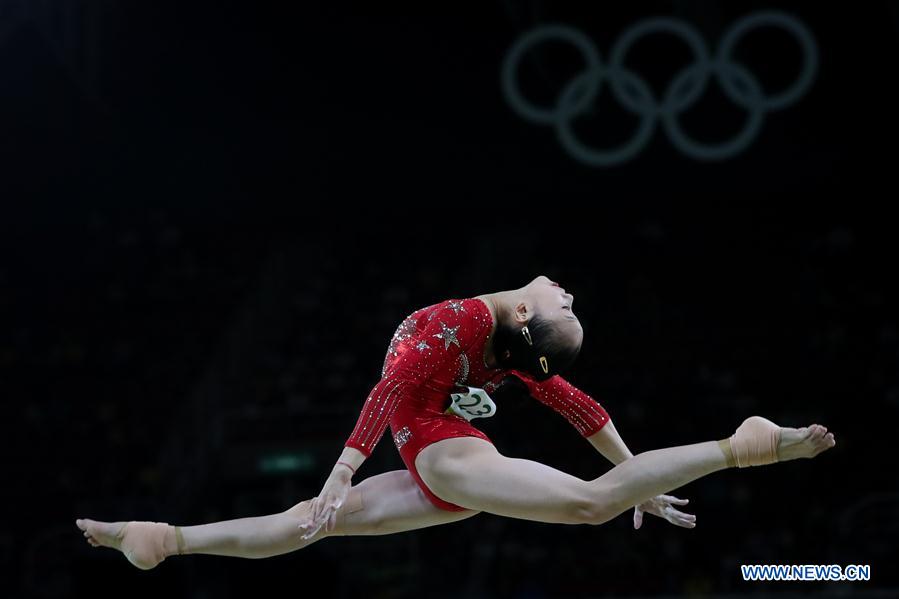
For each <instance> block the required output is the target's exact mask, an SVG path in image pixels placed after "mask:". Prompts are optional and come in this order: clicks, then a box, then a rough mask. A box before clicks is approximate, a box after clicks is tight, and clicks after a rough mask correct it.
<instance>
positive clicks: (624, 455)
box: [587, 419, 634, 465]
mask: <svg viewBox="0 0 899 599" xmlns="http://www.w3.org/2000/svg"><path fill="white" fill-rule="evenodd" d="M587 441H589V442H590V445H592V446H593V447H595V448H596V451H598V452H599V453H600V454H601V455H602V456H603V457H604V458H606V459H607V460H609V461H610V462H612V463H613V464H616V465H617V464H620V463H621V462H623V461H624V460H627V459H629V458H632V457H634V454H632V453H631V450H630V449H628V447H627V444H626V443H625V442H624V439H622V438H621V435H619V434H618V430H617V429H615V424H614V423H613V422H612V420H611V419H609V421H608V422H607V423H606V424H605V425H604V426H603V427H602V428H601V429H599V430H598V431H596V432H595V433H593V434H592V435H590V436H589V437H587Z"/></svg>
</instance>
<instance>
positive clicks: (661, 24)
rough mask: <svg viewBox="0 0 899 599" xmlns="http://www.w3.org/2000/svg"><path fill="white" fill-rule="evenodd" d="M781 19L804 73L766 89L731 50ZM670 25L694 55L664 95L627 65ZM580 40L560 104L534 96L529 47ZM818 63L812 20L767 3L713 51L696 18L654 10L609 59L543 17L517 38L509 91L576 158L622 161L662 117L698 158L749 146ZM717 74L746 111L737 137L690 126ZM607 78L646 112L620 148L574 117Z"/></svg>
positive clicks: (622, 98) (595, 162) (797, 94)
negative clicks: (605, 145) (599, 144)
mask: <svg viewBox="0 0 899 599" xmlns="http://www.w3.org/2000/svg"><path fill="white" fill-rule="evenodd" d="M765 26H769V27H779V28H781V29H784V30H786V31H787V32H788V33H790V34H792V35H793V37H794V38H795V39H796V40H797V41H798V42H799V46H800V48H801V51H802V59H803V62H802V69H801V72H800V74H799V76H798V78H797V79H796V80H795V81H794V82H793V83H792V84H791V85H790V86H789V87H788V88H787V89H786V90H784V91H782V92H780V93H778V94H776V95H773V96H766V95H765V93H764V90H763V89H762V86H761V84H760V83H759V82H758V80H757V79H756V77H755V76H754V75H753V74H752V73H751V72H750V71H749V69H747V68H746V67H745V66H744V65H742V64H740V63H739V62H735V61H734V60H733V58H732V55H733V52H734V48H735V47H736V46H737V44H738V43H739V41H740V40H741V39H742V37H743V36H745V35H746V34H747V33H748V32H749V31H751V30H753V29H756V28H760V27H765ZM654 33H668V34H671V35H674V36H676V37H678V38H680V39H682V40H683V41H684V42H685V43H686V44H687V46H688V47H689V49H690V52H691V53H692V55H693V58H694V62H693V63H692V64H691V65H689V66H687V67H686V68H684V69H683V70H682V71H680V72H679V73H677V74H676V75H675V76H674V77H673V78H672V81H671V83H670V84H669V85H668V88H667V89H666V90H665V92H664V93H663V96H662V99H661V101H660V100H658V99H656V98H655V97H654V96H653V93H652V90H651V88H650V86H649V85H648V84H647V83H646V81H645V80H644V79H643V78H642V77H640V76H639V75H638V74H637V73H635V72H634V71H633V70H631V69H629V68H627V67H625V66H624V63H625V60H626V58H627V55H628V53H629V51H630V49H631V47H632V46H633V45H634V44H636V43H637V41H639V40H640V39H642V38H643V37H646V36H648V35H652V34H654ZM551 40H554V41H562V42H566V43H569V44H571V45H573V46H574V47H575V48H576V49H577V50H578V51H579V52H580V53H581V55H582V56H583V58H584V62H585V65H584V70H583V71H582V72H580V73H579V74H577V75H575V76H574V77H572V79H571V80H570V81H568V82H567V83H566V84H565V85H564V86H563V87H562V89H561V90H560V92H559V94H558V96H557V99H556V103H555V106H552V107H549V108H546V107H541V106H536V105H534V104H533V103H532V102H530V101H529V100H527V99H526V98H525V97H524V95H523V94H522V92H521V90H520V86H519V83H518V80H517V73H518V66H519V64H520V63H521V60H522V59H523V58H524V56H525V54H526V53H527V52H528V51H529V50H531V49H532V48H533V47H534V46H536V45H537V44H540V43H542V42H545V41H551ZM817 71H818V47H817V45H816V43H815V38H814V36H812V34H811V32H810V31H809V30H808V28H807V27H806V26H805V25H804V24H803V23H802V22H801V21H799V20H798V19H797V18H795V17H793V16H790V15H788V14H786V13H783V12H778V11H760V12H757V13H753V14H750V15H746V16H744V17H742V18H741V19H739V20H738V21H736V22H735V23H734V24H733V25H732V26H731V27H730V29H728V30H727V31H726V32H725V33H724V35H723V36H722V38H721V44H720V46H719V48H718V52H717V54H716V55H714V56H712V55H710V53H709V50H708V48H707V46H706V43H705V40H704V39H703V38H702V36H701V35H700V34H699V32H698V31H697V30H696V29H695V28H694V27H693V26H691V25H690V24H689V23H686V22H685V21H682V20H679V19H673V18H668V17H654V18H649V19H645V20H643V21H640V22H638V23H637V24H635V25H633V26H631V27H630V28H629V29H627V30H626V31H625V32H624V33H623V34H622V35H621V36H620V37H619V39H618V40H617V41H616V42H615V44H614V45H613V46H612V51H611V53H610V60H609V63H608V65H604V64H603V61H602V58H601V57H600V54H599V51H598V50H597V49H596V46H594V44H593V42H592V41H591V40H590V39H589V38H588V37H587V36H586V35H585V34H584V33H582V32H581V31H579V30H577V29H575V28H573V27H569V26H567V25H559V24H553V25H543V26H540V27H537V28H536V29H533V30H531V31H528V32H527V33H525V34H524V35H522V36H521V37H520V38H518V40H517V41H516V42H515V43H514V44H513V45H512V47H511V48H510V49H509V51H508V53H507V54H506V57H505V60H504V61H503V66H502V73H501V84H502V89H503V94H504V95H505V97H506V100H507V101H508V102H509V104H510V106H511V107H512V110H514V111H515V112H516V113H517V114H518V115H519V116H521V117H522V118H524V119H526V120H528V121H531V122H533V123H536V124H538V125H552V126H553V127H555V129H556V134H557V136H558V138H559V141H560V143H561V144H562V146H563V147H564V148H565V149H566V150H567V151H568V153H569V154H570V155H571V156H572V157H573V158H575V159H576V160H578V161H580V162H582V163H584V164H587V165H590V166H606V167H608V166H616V165H619V164H623V163H624V162H627V161H628V160H630V159H632V158H633V157H635V156H636V155H637V154H639V153H640V151H642V150H643V148H645V147H646V144H647V143H649V140H650V138H651V137H652V134H653V132H654V131H655V126H656V123H657V121H661V123H662V126H663V128H664V130H665V132H666V133H667V134H668V138H669V140H671V142H672V143H673V144H674V146H675V147H676V148H677V149H679V150H680V151H681V152H682V153H684V154H685V155H687V156H689V157H691V158H693V159H696V160H708V161H712V160H724V159H727V158H731V157H733V156H736V155H737V154H739V153H740V152H742V151H744V150H745V149H746V148H747V147H749V145H750V144H751V143H752V141H753V140H754V139H755V137H756V136H757V135H758V133H759V131H760V130H761V127H762V122H763V121H764V117H765V114H766V113H767V112H769V111H774V110H782V109H784V108H786V107H788V106H791V105H793V104H795V103H796V102H798V101H799V100H800V99H801V98H802V97H803V95H804V94H805V93H806V92H807V91H808V89H809V88H810V87H811V85H812V83H813V82H814V80H815V75H816V74H817ZM712 75H714V76H715V77H716V78H717V80H718V82H719V83H720V85H721V87H722V89H723V91H724V93H725V95H726V96H727V97H728V98H729V99H730V100H731V101H732V102H734V103H735V104H738V105H739V106H740V107H742V108H744V109H745V110H746V111H747V113H748V114H747V118H746V122H745V124H744V125H743V127H742V129H741V130H740V131H739V132H738V133H737V134H736V135H735V136H734V137H733V138H731V139H729V140H727V141H724V142H721V143H717V144H708V143H706V144H703V143H700V142H697V141H696V140H694V139H692V138H690V137H689V136H688V135H687V134H686V133H684V131H683V129H682V127H681V125H680V121H679V120H678V118H679V116H680V114H681V113H683V112H684V111H685V110H687V109H688V108H690V107H691V106H692V105H693V104H694V103H696V102H697V101H698V100H699V99H700V97H701V96H702V95H703V93H704V92H705V90H706V88H707V86H708V81H709V77H710V76H712ZM603 81H608V83H609V86H610V89H611V91H612V94H613V95H614V97H615V99H616V100H617V102H618V103H619V104H621V105H622V106H623V107H624V108H625V109H626V110H627V111H629V112H631V113H633V114H635V115H636V116H638V117H639V119H640V120H639V124H638V126H637V129H636V131H635V133H634V135H633V137H632V138H631V139H630V140H628V141H627V142H625V143H624V144H622V145H621V146H619V147H617V148H609V149H597V148H593V147H591V146H589V145H587V144H585V143H584V142H582V141H580V140H579V139H578V138H577V136H576V135H575V133H574V131H573V127H572V123H573V122H574V120H575V119H576V118H577V117H578V116H580V115H582V114H584V113H585V112H587V110H588V109H589V107H590V106H591V105H592V104H593V103H594V101H595V100H596V98H597V96H598V95H599V92H600V90H601V88H602V83H603Z"/></svg>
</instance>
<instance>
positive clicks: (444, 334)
mask: <svg viewBox="0 0 899 599" xmlns="http://www.w3.org/2000/svg"><path fill="white" fill-rule="evenodd" d="M440 326H441V327H443V331H441V332H439V333H436V334H435V335H434V337H437V338H438V339H443V343H444V346H443V349H449V346H450V344H453V343H455V344H456V347H462V346H461V345H459V340H458V339H456V331H458V330H459V325H456V326H454V327H448V326H446V325H445V324H444V323H442V322H441V323H440Z"/></svg>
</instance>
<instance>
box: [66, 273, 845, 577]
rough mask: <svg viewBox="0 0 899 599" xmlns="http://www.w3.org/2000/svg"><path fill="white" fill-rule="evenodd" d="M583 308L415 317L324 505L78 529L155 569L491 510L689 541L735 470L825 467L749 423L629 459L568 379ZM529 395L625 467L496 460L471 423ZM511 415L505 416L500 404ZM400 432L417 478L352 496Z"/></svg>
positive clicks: (542, 306) (401, 333) (545, 294)
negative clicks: (507, 390)
mask: <svg viewBox="0 0 899 599" xmlns="http://www.w3.org/2000/svg"><path fill="white" fill-rule="evenodd" d="M573 301H574V296H572V295H571V294H570V293H566V292H565V290H564V289H562V288H561V287H560V286H559V285H558V284H556V283H554V282H553V281H551V280H550V279H549V278H547V277H545V276H538V277H537V278H535V279H534V280H533V281H531V282H530V283H528V284H527V285H525V286H524V287H522V288H520V289H514V290H509V291H500V292H497V293H488V294H485V295H479V296H476V297H473V298H466V299H453V300H446V301H443V302H441V303H439V304H435V305H432V306H429V307H427V308H422V309H420V310H418V311H416V312H414V313H413V314H411V315H410V316H409V317H407V318H406V319H405V320H404V321H403V322H402V324H401V325H400V326H399V328H398V329H397V330H396V333H395V334H394V336H393V339H392V341H391V342H390V346H389V348H388V351H387V356H386V359H385V361H384V367H383V370H382V373H381V374H382V377H381V380H380V381H379V382H378V383H377V385H375V387H374V389H373V390H372V392H371V394H370V395H369V396H368V399H367V400H366V401H365V403H364V406H363V409H362V413H361V415H360V416H359V419H358V421H357V423H356V426H355V428H354V430H353V433H352V435H351V436H350V437H349V439H348V440H347V441H346V443H345V445H344V449H343V452H342V453H341V455H340V459H338V460H337V462H336V463H335V465H334V467H333V469H332V470H331V473H330V475H329V477H328V479H327V480H326V482H325V484H324V487H323V488H322V490H321V492H320V493H319V494H318V496H316V497H314V498H312V499H307V500H305V501H301V502H300V503H298V504H296V505H294V506H293V507H291V508H289V509H287V510H285V511H283V512H281V513H278V514H271V515H267V516H258V517H251V518H240V519H235V520H227V521H223V522H215V523H211V524H202V525H198V526H183V527H182V526H171V525H169V524H168V523H165V522H146V521H130V522H100V521H95V520H89V519H78V520H76V521H75V522H76V525H77V526H78V528H79V529H81V530H82V531H83V534H84V536H85V537H86V538H87V541H88V542H89V543H90V544H91V545H92V546H94V547H100V546H102V547H112V548H114V549H118V550H120V551H122V552H123V553H124V554H125V556H126V557H127V559H128V560H129V561H130V562H131V563H132V564H134V565H135V566H136V567H138V568H140V569H143V570H148V569H150V568H153V567H155V566H156V565H158V564H159V563H160V562H161V561H162V560H164V559H165V558H166V557H168V556H170V555H183V554H189V553H205V554H212V555H226V556H235V557H246V558H263V557H270V556H274V555H279V554H283V553H287V552H290V551H294V550H296V549H300V548H302V547H306V546H308V545H310V544H312V543H314V542H316V541H318V540H320V539H323V538H325V537H330V536H345V535H383V534H391V533H398V532H402V531H407V530H414V529H417V528H423V527H426V526H435V525H438V524H446V523H448V522H456V521H459V520H463V519H465V518H470V517H471V516H474V515H475V514H477V513H479V512H482V511H483V512H488V513H491V514H496V515H499V516H508V517H511V518H521V519H525V520H535V521H538V522H555V523H560V524H602V523H604V522H608V521H609V520H611V519H612V518H614V517H616V516H617V515H619V514H621V513H622V512H624V511H626V510H628V509H630V508H631V507H634V508H635V511H634V527H635V528H639V527H640V525H641V523H642V519H643V514H644V513H650V514H654V515H656V516H659V517H662V518H664V519H666V520H667V521H668V522H671V523H672V524H675V525H677V526H682V527H685V528H693V527H694V526H695V525H696V517H695V516H694V515H692V514H687V513H684V512H681V511H680V510H678V509H677V508H675V507H674V506H675V505H678V506H682V505H685V504H686V503H687V502H688V500H687V499H678V498H676V497H673V496H670V495H665V494H664V493H668V492H670V491H671V490H673V489H676V488H678V487H680V486H682V485H685V484H687V483H689V482H691V481H693V480H696V479H698V478H700V477H702V476H705V475H707V474H710V473H712V472H715V471H717V470H723V469H725V468H732V467H741V468H742V467H746V466H759V465H764V464H770V463H773V462H783V461H787V460H794V459H797V458H812V457H814V456H816V455H818V454H819V453H821V452H822V451H825V450H827V449H829V448H831V447H833V446H834V445H835V440H834V436H833V433H828V432H827V429H826V428H825V427H823V426H820V425H817V424H812V425H810V426H808V427H803V428H798V429H797V428H782V427H779V426H777V425H776V424H774V423H772V422H770V421H769V420H766V419H764V418H761V417H758V416H753V417H751V418H747V419H746V420H745V421H744V422H743V423H742V424H741V425H740V426H739V428H737V429H736V432H735V433H734V434H733V435H732V436H730V437H729V438H727V439H721V440H718V441H705V442H702V443H694V444H691V445H681V446H677V447H669V448H666V449H656V450H652V451H647V452H645V453H641V454H639V455H636V456H634V455H632V454H631V452H630V451H629V450H628V448H627V446H626V445H625V443H624V441H622V439H621V437H620V436H619V435H618V433H617V431H616V430H615V427H614V425H613V424H612V421H611V420H610V418H609V415H608V413H607V412H606V411H605V410H604V409H603V408H602V406H600V404H599V403H597V402H596V401H595V400H594V399H592V398H591V397H590V396H589V395H587V394H585V393H583V392H582V391H580V390H578V389H577V388H575V387H574V386H572V385H571V384H570V383H568V382H567V381H566V380H565V379H563V378H562V377H561V376H560V375H559V374H558V373H559V372H560V371H564V370H565V368H566V367H567V366H569V365H570V364H571V362H572V361H573V360H574V358H575V357H576V356H577V354H578V352H579V351H580V347H581V342H582V341H583V336H584V333H583V329H582V328H581V324H580V322H579V321H578V318H577V316H575V314H574V312H573V311H572V303H573ZM505 385H518V386H520V387H521V388H522V389H526V390H527V391H528V392H529V393H530V395H532V396H533V397H534V398H535V399H537V400H538V401H541V402H543V403H544V404H547V405H548V406H550V407H551V408H553V409H554V410H556V411H557V412H558V413H559V414H561V415H562V416H563V417H565V418H566V419H567V420H568V422H570V423H571V424H572V425H573V426H574V427H575V429H577V431H578V432H579V433H580V434H581V435H582V436H584V437H585V438H587V440H588V441H589V442H590V443H591V444H592V445H593V446H594V447H595V448H596V449H597V450H598V451H599V452H600V453H601V454H602V455H603V456H604V457H605V458H607V459H608V460H609V461H611V462H612V463H614V464H616V465H615V467H614V468H612V469H611V470H609V471H608V472H606V473H605V474H604V475H602V476H600V477H599V478H596V479H594V480H582V479H580V478H577V477H574V476H571V475H569V474H566V473H564V472H560V471H559V470H555V469H553V468H550V467H549V466H546V465H544V464H541V463H539V462H534V461H530V460H523V459H518V458H512V457H507V456H504V455H502V454H501V453H499V452H498V451H497V449H496V447H494V445H493V444H492V443H491V441H490V439H489V438H488V437H487V436H486V435H485V434H484V433H482V432H481V431H479V430H478V429H476V428H475V427H474V426H472V424H471V420H473V419H475V418H478V417H481V418H483V417H492V416H493V415H494V413H495V412H496V410H497V406H496V404H495V403H494V402H493V401H492V399H491V398H490V393H494V392H495V391H496V390H497V389H499V388H501V387H504V386H505ZM500 407H501V406H500ZM388 424H389V425H390V427H391V432H392V437H393V440H394V443H395V445H396V447H397V449H398V450H399V453H400V455H401V456H402V459H403V462H404V463H405V465H406V468H407V469H406V470H395V471H392V472H385V473H382V474H377V475H375V476H371V477H369V478H366V479H364V480H362V481H361V482H359V484H357V485H353V484H352V477H353V475H354V474H355V473H356V471H357V470H358V468H359V466H360V465H361V464H362V462H364V461H365V459H366V458H368V457H369V456H370V455H371V452H372V450H373V449H374V448H375V445H377V443H378V441H379V440H380V438H381V436H382V435H383V433H384V431H385V429H386V427H387V425H388Z"/></svg>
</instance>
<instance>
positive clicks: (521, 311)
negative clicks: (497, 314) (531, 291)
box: [513, 302, 534, 323]
mask: <svg viewBox="0 0 899 599" xmlns="http://www.w3.org/2000/svg"><path fill="white" fill-rule="evenodd" d="M513 315H514V318H515V322H521V323H526V322H528V321H529V320H530V319H531V318H532V317H533V316H534V311H533V310H531V307H530V306H528V304H527V303H526V302H518V305H516V306H515V310H514V311H513Z"/></svg>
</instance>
